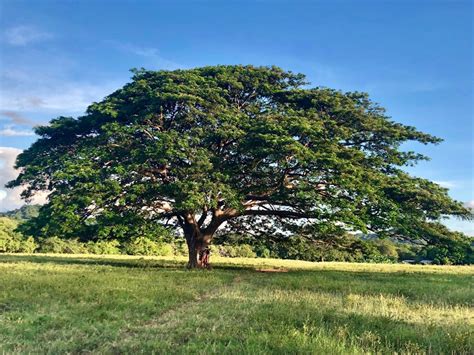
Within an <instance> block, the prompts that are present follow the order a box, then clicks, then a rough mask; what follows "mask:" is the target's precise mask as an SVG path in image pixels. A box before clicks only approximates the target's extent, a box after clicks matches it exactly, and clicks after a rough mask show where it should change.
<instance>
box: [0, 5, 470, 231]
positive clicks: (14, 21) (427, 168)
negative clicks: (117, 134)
mask: <svg viewBox="0 0 474 355" xmlns="http://www.w3.org/2000/svg"><path fill="white" fill-rule="evenodd" d="M472 10H473V9H472V2H471V1H454V0H453V1H448V0H446V1H436V0H434V1H421V0H420V1H403V0H401V1H358V2H353V1H257V2H255V1H252V2H250V1H249V2H245V1H229V2H221V1H219V2H217V1H215V2H212V1H173V2H170V1H161V2H160V1H153V2H152V1H113V2H112V1H97V2H90V1H85V0H83V1H76V2H69V1H62V2H59V1H44V0H43V1H34V2H31V1H30V2H26V1H25V2H23V1H9V0H5V1H2V3H1V5H0V24H1V26H0V28H1V30H0V167H1V172H0V184H2V186H3V184H4V183H5V182H6V181H7V180H9V179H11V177H12V174H14V172H13V170H12V163H13V161H14V157H15V156H16V155H17V154H18V153H19V152H20V151H21V150H22V149H25V148H27V147H28V146H29V145H30V144H31V143H32V142H33V141H34V140H35V139H36V137H35V136H34V134H33V133H32V130H31V128H32V126H34V125H37V124H41V123H46V122H48V121H49V119H51V118H54V117H56V116H58V115H71V116H77V115H81V114H82V113H83V112H84V110H85V108H86V107H87V105H88V104H90V103H92V102H93V101H98V100H100V99H102V98H103V97H104V96H105V95H107V94H110V93H111V92H112V91H114V90H115V89H117V88H119V87H121V86H122V85H123V84H124V83H126V82H127V81H129V78H130V75H131V74H130V72H129V69H130V68H133V67H145V68H147V69H177V68H192V67H198V66H204V65H215V64H253V65H272V64H274V65H278V66H280V67H282V68H284V69H287V70H292V71H294V72H302V73H305V74H306V75H307V76H308V79H309V80H310V81H311V84H312V86H327V87H331V88H335V89H340V90H343V91H349V90H351V91H352V90H358V91H366V92H368V93H369V94H370V95H371V97H372V98H373V100H374V101H376V102H379V103H380V104H381V105H382V106H384V107H386V108H387V110H388V114H389V115H391V116H392V117H393V119H394V120H396V121H398V122H401V123H405V124H409V125H414V126H416V127H417V128H419V129H420V130H422V131H425V132H428V133H430V134H433V135H436V136H440V137H442V138H444V139H445V141H444V142H443V143H442V144H441V145H439V146H435V147H433V146H427V147H424V146H421V145H420V146H410V147H408V146H407V147H406V148H407V149H408V148H409V149H415V150H417V151H420V152H421V153H424V154H427V155H429V156H430V157H431V158H432V160H431V161H429V162H421V163H420V164H419V165H418V166H416V167H414V168H410V169H409V172H410V173H412V174H414V175H417V176H420V177H424V178H428V179H431V180H434V181H436V182H438V183H439V184H441V185H443V186H445V187H448V188H449V189H450V194H451V196H452V197H454V198H455V199H457V200H460V201H464V202H466V204H471V205H473V206H474V192H473V191H474V182H473V150H474V149H473V148H474V146H473V123H472V119H473V101H472V99H473V87H472V82H473V68H472V60H473V58H472V53H473V52H472V42H473V38H472V37H473V32H472V13H473V11H472ZM19 205H21V201H19V199H18V195H17V192H11V191H7V190H5V189H3V188H0V210H8V209H11V208H14V207H18V206H19ZM447 224H448V225H449V226H450V227H452V228H454V229H457V230H461V231H464V232H467V233H469V234H474V227H473V225H472V222H471V223H468V222H458V221H448V222H447Z"/></svg>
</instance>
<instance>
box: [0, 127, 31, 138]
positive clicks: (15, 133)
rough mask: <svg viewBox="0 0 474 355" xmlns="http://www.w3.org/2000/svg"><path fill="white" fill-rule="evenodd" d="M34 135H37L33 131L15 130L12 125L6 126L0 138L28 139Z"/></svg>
mask: <svg viewBox="0 0 474 355" xmlns="http://www.w3.org/2000/svg"><path fill="white" fill-rule="evenodd" d="M34 135H35V134H34V133H33V131H31V130H26V129H15V128H13V126H11V125H8V126H6V127H5V128H4V129H0V136H3V137H26V136H34Z"/></svg>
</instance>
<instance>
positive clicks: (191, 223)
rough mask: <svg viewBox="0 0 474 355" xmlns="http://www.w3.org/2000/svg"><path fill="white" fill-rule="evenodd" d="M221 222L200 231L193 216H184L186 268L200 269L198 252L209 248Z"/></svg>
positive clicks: (215, 222)
mask: <svg viewBox="0 0 474 355" xmlns="http://www.w3.org/2000/svg"><path fill="white" fill-rule="evenodd" d="M221 223H222V222H221V221H220V220H219V221H214V223H211V224H210V225H209V226H208V227H207V228H205V229H201V228H200V226H199V224H198V223H197V222H196V220H195V218H194V215H192V214H188V215H186V216H184V223H183V231H184V236H185V238H186V244H187V245H188V252H189V259H188V268H189V269H195V268H198V267H201V266H202V265H201V262H200V260H199V259H198V257H199V252H200V251H201V250H203V249H205V248H207V247H208V246H209V244H210V243H211V240H212V236H213V235H214V233H215V231H216V230H217V228H218V227H219V225H220V224H221Z"/></svg>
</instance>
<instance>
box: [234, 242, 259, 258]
mask: <svg viewBox="0 0 474 355" xmlns="http://www.w3.org/2000/svg"><path fill="white" fill-rule="evenodd" d="M235 249H236V250H235V254H236V257H238V258H255V257H256V256H257V254H255V252H254V251H253V249H252V247H251V246H250V245H248V244H242V245H238V246H236V247H235Z"/></svg>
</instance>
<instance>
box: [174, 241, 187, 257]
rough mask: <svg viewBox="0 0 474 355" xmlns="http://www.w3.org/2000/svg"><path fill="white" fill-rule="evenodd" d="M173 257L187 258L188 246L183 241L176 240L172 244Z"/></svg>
mask: <svg viewBox="0 0 474 355" xmlns="http://www.w3.org/2000/svg"><path fill="white" fill-rule="evenodd" d="M172 246H173V255H177V256H188V246H187V245H186V242H185V241H183V240H178V241H176V242H174V243H173V244H172Z"/></svg>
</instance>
